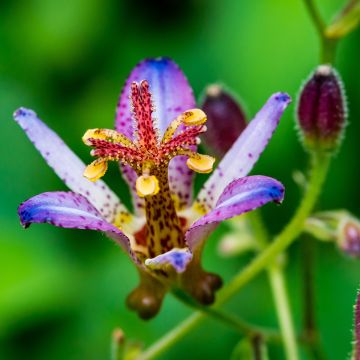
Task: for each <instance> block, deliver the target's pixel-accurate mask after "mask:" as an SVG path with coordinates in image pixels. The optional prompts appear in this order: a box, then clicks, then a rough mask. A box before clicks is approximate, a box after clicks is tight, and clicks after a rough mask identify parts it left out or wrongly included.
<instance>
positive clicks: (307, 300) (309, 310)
mask: <svg viewBox="0 0 360 360" xmlns="http://www.w3.org/2000/svg"><path fill="white" fill-rule="evenodd" d="M301 244H302V260H303V261H302V265H303V266H302V267H303V289H304V291H303V293H304V304H303V305H304V341H305V343H306V344H307V346H308V348H309V352H310V353H311V355H312V357H313V359H314V360H324V359H326V357H325V354H324V351H323V349H322V347H321V344H320V339H319V333H318V329H317V326H316V318H315V292H314V246H315V242H314V240H313V239H311V238H310V237H309V236H304V238H303V239H302V242H301Z"/></svg>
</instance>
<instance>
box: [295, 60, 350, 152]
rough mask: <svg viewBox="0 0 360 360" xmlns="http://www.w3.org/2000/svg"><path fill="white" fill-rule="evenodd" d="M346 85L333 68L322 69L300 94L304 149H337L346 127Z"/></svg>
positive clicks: (325, 67) (312, 76)
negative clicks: (344, 88)
mask: <svg viewBox="0 0 360 360" xmlns="http://www.w3.org/2000/svg"><path fill="white" fill-rule="evenodd" d="M346 115H347V112H346V100H345V95H344V90H343V85H342V81H341V79H340V77H339V75H338V74H337V72H336V71H335V70H334V69H333V68H332V67H331V66H330V65H320V66H318V68H317V69H316V70H315V72H314V73H313V74H312V75H311V77H310V79H309V80H308V81H307V82H306V83H305V86H304V87H303V89H302V90H301V92H300V96H299V101H298V107H297V117H298V125H299V128H300V130H301V133H302V135H303V140H304V145H305V147H306V148H307V149H310V150H317V151H319V150H322V151H331V150H334V149H336V148H337V146H338V145H339V142H340V140H341V138H342V132H343V129H344V125H345V123H346Z"/></svg>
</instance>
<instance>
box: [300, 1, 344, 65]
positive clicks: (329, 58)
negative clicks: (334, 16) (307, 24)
mask: <svg viewBox="0 0 360 360" xmlns="http://www.w3.org/2000/svg"><path fill="white" fill-rule="evenodd" d="M304 3H305V6H306V8H307V11H308V13H309V15H310V18H311V19H312V22H313V24H314V26H315V27H316V30H317V32H318V34H319V37H320V42H321V55H320V58H321V62H322V63H323V64H332V63H334V61H335V52H336V45H337V40H335V39H329V38H327V37H326V35H325V29H326V25H325V23H324V21H323V20H322V18H321V16H320V13H319V11H318V9H317V7H316V6H315V3H314V0H304Z"/></svg>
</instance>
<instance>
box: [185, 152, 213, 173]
mask: <svg viewBox="0 0 360 360" xmlns="http://www.w3.org/2000/svg"><path fill="white" fill-rule="evenodd" d="M214 162H215V158H213V157H212V156H209V155H200V154H196V156H193V157H189V158H188V159H187V161H186V165H187V166H188V167H189V168H190V169H191V170H194V171H196V172H198V173H202V174H207V173H209V172H211V171H212V169H213V165H214Z"/></svg>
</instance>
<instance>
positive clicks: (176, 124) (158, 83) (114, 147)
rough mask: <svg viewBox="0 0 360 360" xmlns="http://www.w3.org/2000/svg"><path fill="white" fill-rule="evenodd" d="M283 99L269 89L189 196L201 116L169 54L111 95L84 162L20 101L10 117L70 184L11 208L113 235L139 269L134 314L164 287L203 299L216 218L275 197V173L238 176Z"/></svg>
mask: <svg viewBox="0 0 360 360" xmlns="http://www.w3.org/2000/svg"><path fill="white" fill-rule="evenodd" d="M129 97H130V100H129ZM289 102H290V98H289V96H288V95H286V94H283V93H277V94H274V95H272V96H271V97H270V99H269V100H268V101H267V102H266V104H265V105H264V107H263V108H262V109H261V110H260V111H259V113H258V114H257V115H256V117H255V118H254V120H253V121H251V123H250V124H249V125H248V126H247V127H246V129H245V130H244V132H243V133H242V134H241V136H240V137H239V138H238V140H237V141H236V142H235V143H234V145H233V146H232V148H231V149H230V150H229V151H228V153H227V154H226V155H225V156H224V158H223V159H222V161H221V162H220V164H219V165H218V167H217V169H216V170H215V171H214V173H213V174H212V175H211V176H210V178H209V179H208V180H207V181H206V183H205V185H204V187H203V188H202V190H201V191H200V193H199V194H198V196H197V197H196V199H195V200H194V201H193V199H192V175H193V171H196V172H199V173H208V172H211V170H212V166H213V163H214V159H213V158H212V157H210V156H207V155H200V154H199V153H197V152H196V147H197V144H198V136H199V135H200V134H201V133H202V132H204V131H205V130H206V127H205V125H204V123H205V122H206V115H205V114H204V113H203V112H202V111H201V110H199V109H195V100H194V96H193V93H192V90H191V88H190V86H189V84H188V82H187V80H186V78H185V76H184V75H183V73H182V72H181V70H180V69H179V68H178V67H177V66H176V65H175V64H174V63H173V62H172V61H171V60H169V59H165V58H161V59H149V60H145V61H143V62H141V63H140V64H138V65H137V66H136V67H135V69H134V70H133V71H132V73H131V74H130V77H129V79H128V81H127V82H126V84H125V87H124V90H123V92H122V94H121V96H120V100H119V103H118V106H117V111H116V130H109V129H92V130H88V131H87V132H86V133H85V135H84V137H83V141H84V142H85V144H86V145H89V146H91V147H92V148H93V149H92V151H91V154H92V155H93V156H95V157H96V160H95V161H93V162H92V163H91V164H90V165H88V166H87V167H85V165H84V164H83V163H82V161H81V160H80V159H79V158H78V157H77V156H76V155H75V154H74V153H72V152H71V150H70V149H69V148H68V147H67V146H66V145H65V144H64V143H63V142H62V140H61V139H60V138H59V137H58V136H57V135H56V134H55V133H54V132H53V131H51V130H50V129H49V128H48V127H47V126H46V125H45V124H44V123H42V122H41V120H39V118H38V117H37V116H36V114H35V113H34V112H33V111H31V110H27V109H24V108H21V109H19V110H17V111H16V112H15V120H16V121H17V122H18V123H19V125H20V126H21V127H22V128H23V129H24V130H25V132H26V134H27V135H28V137H29V138H30V140H31V141H32V142H33V143H34V145H35V147H36V148H37V149H38V150H39V151H40V153H41V154H42V155H43V157H44V158H45V160H46V161H47V162H48V164H49V165H50V166H51V167H52V168H53V169H54V170H55V172H56V173H57V174H58V175H59V176H60V178H61V179H62V180H63V181H64V182H65V184H66V185H67V186H68V187H69V188H70V189H71V190H72V192H47V193H43V194H40V195H37V196H34V197H32V198H31V199H29V200H27V201H25V202H24V203H22V204H21V205H20V207H19V216H20V220H21V223H22V225H23V226H24V227H27V226H29V225H30V224H31V223H50V224H53V225H55V226H60V227H65V228H77V229H89V230H98V231H102V232H104V233H105V234H106V235H107V236H109V237H110V238H112V239H114V240H115V241H116V242H117V243H118V244H119V245H120V246H121V247H122V248H123V249H124V250H125V251H126V252H127V253H128V254H129V255H130V257H131V259H132V260H133V261H134V263H135V264H136V267H137V269H138V272H139V274H140V285H139V286H138V287H137V288H136V289H135V290H133V291H132V293H131V294H130V295H129V296H128V299H127V304H128V306H129V307H130V308H131V309H133V310H135V311H137V312H138V313H139V315H140V316H141V317H142V318H150V317H152V316H154V315H155V314H156V313H157V312H158V311H159V308H160V306H161V303H162V300H163V297H164V295H165V293H166V292H167V291H168V290H169V289H176V288H177V289H182V290H183V291H185V292H187V293H188V294H190V295H191V296H192V297H193V298H195V299H196V300H197V301H198V302H200V303H202V304H210V303H212V302H213V301H214V293H215V291H216V290H217V289H218V288H219V287H220V286H221V279H220V278H219V276H217V275H215V274H212V273H208V272H206V271H204V270H203V269H202V266H201V252H202V249H203V245H204V241H205V240H206V239H207V238H208V236H209V235H210V233H211V232H212V231H213V230H214V229H215V228H216V226H217V225H218V224H219V223H220V222H221V221H223V220H225V219H229V218H231V217H234V216H237V215H239V214H241V213H244V212H247V211H251V210H254V209H255V208H257V207H260V206H262V205H264V204H265V203H267V202H270V201H275V202H281V201H282V199H283V193H284V188H283V186H282V185H281V184H280V183H279V182H278V181H276V180H274V179H272V178H269V177H265V176H249V177H245V176H246V175H247V174H248V172H249V171H250V170H251V169H252V167H253V165H254V164H255V162H256V160H257V159H258V157H259V155H260V153H261V152H262V151H263V149H264V148H265V146H266V144H267V143H268V141H269V139H270V137H271V135H272V133H273V132H274V130H275V128H276V126H277V124H278V122H279V119H280V116H281V115H282V113H283V111H284V109H285V108H286V107H287V105H288V104H289ZM155 118H156V121H155ZM109 161H117V162H120V164H121V168H122V174H123V176H124V178H125V180H126V181H127V183H128V184H129V186H130V189H131V192H132V195H133V205H134V212H133V213H130V212H129V211H128V210H127V209H126V208H125V206H124V205H123V204H122V203H121V202H120V200H119V199H118V198H117V196H116V195H115V194H114V193H113V192H112V191H111V190H110V189H109V188H108V187H107V186H106V185H105V183H104V182H103V181H102V180H100V178H101V177H102V176H103V175H104V174H105V172H106V169H107V166H108V162H109ZM83 175H84V176H83ZM89 180H90V181H89Z"/></svg>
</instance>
